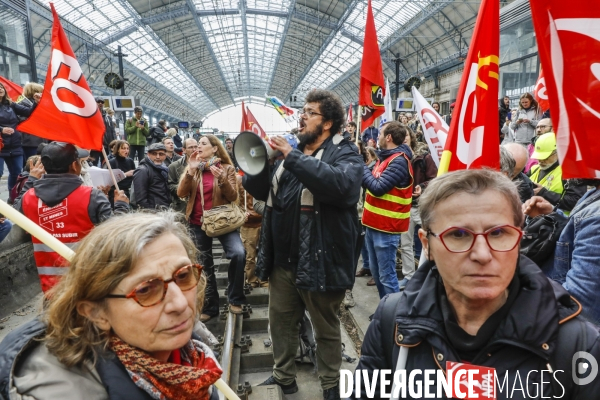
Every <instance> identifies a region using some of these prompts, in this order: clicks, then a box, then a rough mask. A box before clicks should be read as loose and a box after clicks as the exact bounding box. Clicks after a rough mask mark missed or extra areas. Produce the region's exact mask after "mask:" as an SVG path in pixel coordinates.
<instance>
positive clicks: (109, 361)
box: [0, 319, 219, 400]
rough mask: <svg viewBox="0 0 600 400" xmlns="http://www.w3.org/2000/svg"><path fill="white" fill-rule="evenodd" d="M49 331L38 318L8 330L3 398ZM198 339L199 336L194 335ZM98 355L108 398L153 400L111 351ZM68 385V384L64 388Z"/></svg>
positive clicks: (0, 352) (0, 367)
mask: <svg viewBox="0 0 600 400" xmlns="http://www.w3.org/2000/svg"><path fill="white" fill-rule="evenodd" d="M45 333H46V325H45V324H44V323H43V322H42V321H40V320H39V319H34V320H32V321H29V322H27V323H25V324H23V325H21V326H20V327H19V328H17V329H16V330H14V331H13V332H11V333H9V334H8V335H7V336H6V338H4V340H3V341H2V343H0V399H9V398H10V394H9V391H10V390H11V383H12V375H13V373H14V371H15V370H17V368H16V367H17V366H18V364H19V362H20V361H21V358H22V357H27V355H28V351H26V349H29V348H31V347H33V346H36V345H37V346H44V342H43V341H37V339H39V338H41V337H43V336H44V334H45ZM192 337H193V338H194V339H196V340H199V338H198V337H197V336H196V335H193V336H192ZM98 353H99V355H100V356H99V357H98V359H97V362H96V365H95V368H96V371H97V372H98V375H99V376H100V380H101V381H102V385H103V386H104V388H105V389H106V392H107V394H108V398H109V400H151V399H152V398H153V397H152V396H150V395H149V394H148V393H147V392H145V391H144V390H142V389H140V388H139V387H137V385H136V384H135V383H134V382H133V380H132V379H131V377H130V376H129V373H128V372H127V370H126V369H125V367H124V366H123V364H121V362H120V361H119V359H118V358H117V357H116V356H115V355H114V353H113V352H112V351H103V350H102V349H99V350H98ZM67 386H68V385H67V384H65V387H67ZM218 397H219V396H218V393H217V390H216V389H215V388H213V391H212V395H211V397H210V400H216V399H218Z"/></svg>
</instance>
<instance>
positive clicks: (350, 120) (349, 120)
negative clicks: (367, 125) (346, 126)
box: [346, 103, 354, 122]
mask: <svg viewBox="0 0 600 400" xmlns="http://www.w3.org/2000/svg"><path fill="white" fill-rule="evenodd" d="M352 121H354V117H353V116H352V103H350V105H349V106H348V116H347V118H346V122H352Z"/></svg>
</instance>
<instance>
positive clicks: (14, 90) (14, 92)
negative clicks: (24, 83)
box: [0, 76, 23, 101]
mask: <svg viewBox="0 0 600 400" xmlns="http://www.w3.org/2000/svg"><path fill="white" fill-rule="evenodd" d="M0 83H1V84H2V86H4V88H5V89H6V93H7V94H8V97H10V99H11V100H12V101H17V98H18V97H19V96H20V95H21V94H22V93H23V88H22V87H21V86H19V85H17V84H16V83H14V82H13V81H9V80H8V79H6V78H5V77H3V76H0Z"/></svg>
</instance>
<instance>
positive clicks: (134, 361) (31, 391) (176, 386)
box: [0, 212, 222, 400]
mask: <svg viewBox="0 0 600 400" xmlns="http://www.w3.org/2000/svg"><path fill="white" fill-rule="evenodd" d="M196 253H197V251H196V247H195V245H194V242H193V241H192V240H191V238H190V237H189V235H188V232H187V229H186V227H185V225H184V224H183V223H182V221H178V219H177V214H176V213H173V212H166V213H157V214H151V213H137V214H125V215H123V216H119V217H114V218H111V219H109V220H108V221H106V222H104V223H103V224H101V225H99V226H98V227H96V228H95V229H94V230H92V231H91V233H90V234H89V235H87V236H86V237H85V238H84V239H83V240H82V241H81V242H80V245H79V247H78V248H77V253H76V255H75V257H74V258H73V260H72V261H71V263H70V266H69V269H68V272H67V274H66V275H65V276H64V277H63V278H62V280H61V281H60V282H59V284H58V285H57V286H55V287H54V288H53V289H52V291H51V292H49V297H48V304H47V307H46V309H45V311H44V313H43V314H42V315H41V317H39V318H37V319H35V320H33V321H31V322H29V323H27V324H25V325H23V326H22V327H20V328H18V329H17V330H15V331H13V332H11V333H10V334H9V335H8V336H7V337H6V338H5V339H4V341H3V342H2V343H0V354H2V358H1V359H0V382H2V386H0V397H2V398H7V399H8V398H19V399H21V398H27V399H38V400H44V399H63V400H71V399H73V400H75V399H77V400H79V399H101V400H105V399H106V400H108V399H182V400H183V399H204V400H208V399H211V400H213V399H216V398H218V395H217V393H216V390H214V388H213V387H212V384H213V383H214V382H216V381H217V379H218V378H219V377H220V376H221V374H222V371H221V368H220V366H219V364H218V362H217V361H216V359H215V356H214V354H213V352H212V351H211V350H210V348H209V347H208V346H207V345H206V344H204V343H202V342H201V341H200V340H198V338H197V337H196V336H195V335H193V333H192V330H193V327H194V323H195V321H196V320H197V316H198V311H199V310H200V309H201V308H202V299H203V294H204V293H203V292H204V288H205V282H206V281H205V278H204V277H203V275H202V266H200V265H199V264H197V261H196ZM25 350H26V351H25Z"/></svg>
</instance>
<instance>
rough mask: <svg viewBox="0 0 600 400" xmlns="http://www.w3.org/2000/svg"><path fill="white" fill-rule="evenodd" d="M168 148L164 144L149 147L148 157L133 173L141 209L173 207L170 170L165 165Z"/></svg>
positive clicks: (135, 190)
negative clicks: (169, 182)
mask: <svg viewBox="0 0 600 400" xmlns="http://www.w3.org/2000/svg"><path fill="white" fill-rule="evenodd" d="M166 158H167V148H166V147H165V145H164V144H162V143H154V144H151V145H150V147H148V155H147V156H146V158H144V159H143V160H142V161H140V165H139V166H138V167H137V168H136V170H135V171H133V190H134V193H135V202H136V204H137V206H138V207H139V208H146V209H151V210H155V209H163V208H164V209H166V208H168V207H169V206H170V205H171V192H169V185H168V178H169V169H168V168H167V167H166V166H165V165H164V162H165V159H166Z"/></svg>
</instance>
